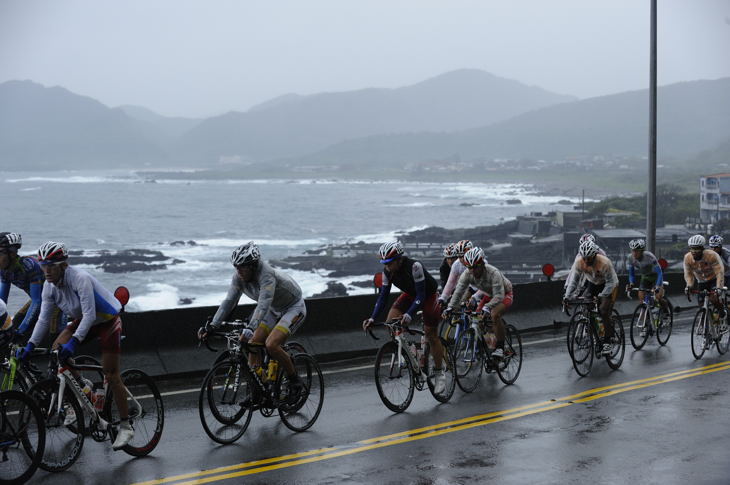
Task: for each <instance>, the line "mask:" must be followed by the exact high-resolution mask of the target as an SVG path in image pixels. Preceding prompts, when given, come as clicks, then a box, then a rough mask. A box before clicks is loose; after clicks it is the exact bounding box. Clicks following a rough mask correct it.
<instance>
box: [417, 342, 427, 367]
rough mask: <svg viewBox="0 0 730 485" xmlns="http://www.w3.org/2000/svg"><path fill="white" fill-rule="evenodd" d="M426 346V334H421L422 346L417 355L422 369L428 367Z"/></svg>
mask: <svg viewBox="0 0 730 485" xmlns="http://www.w3.org/2000/svg"><path fill="white" fill-rule="evenodd" d="M425 348H426V336H425V335H421V348H420V349H417V350H418V352H417V353H416V356H417V357H418V366H419V367H420V368H421V369H425V368H426V353H425V352H424V349H425Z"/></svg>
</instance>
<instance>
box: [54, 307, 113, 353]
mask: <svg viewBox="0 0 730 485" xmlns="http://www.w3.org/2000/svg"><path fill="white" fill-rule="evenodd" d="M79 323H81V320H74V321H72V322H71V323H69V324H68V325H66V330H68V331H70V332H71V333H73V332H75V331H76V329H77V328H78V326H79ZM93 337H98V339H99V343H100V344H101V353H102V354H107V353H108V354H119V353H121V351H122V349H121V341H122V319H121V318H119V317H118V316H117V317H114V318H112V319H111V320H107V321H106V322H102V323H100V324H98V325H94V326H93V327H91V329H90V330H89V333H88V334H86V340H89V338H93Z"/></svg>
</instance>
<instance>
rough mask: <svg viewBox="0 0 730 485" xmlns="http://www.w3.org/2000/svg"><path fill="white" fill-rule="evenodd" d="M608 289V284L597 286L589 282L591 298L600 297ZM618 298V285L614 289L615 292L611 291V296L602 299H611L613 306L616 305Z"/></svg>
mask: <svg viewBox="0 0 730 485" xmlns="http://www.w3.org/2000/svg"><path fill="white" fill-rule="evenodd" d="M605 287H606V283H603V284H600V285H596V284H593V283H591V282H590V281H589V282H588V294H589V295H591V296H598V295H599V294H601V292H602V291H603V289H604V288H605ZM617 297H618V285H617V286H615V287H614V288H613V291H611V294H610V295H608V296H607V297H601V298H609V299H610V300H611V304H613V303H616V298H617Z"/></svg>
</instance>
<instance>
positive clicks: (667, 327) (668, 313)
mask: <svg viewBox="0 0 730 485" xmlns="http://www.w3.org/2000/svg"><path fill="white" fill-rule="evenodd" d="M659 317H660V318H659V325H657V328H656V340H657V342H658V343H659V345H667V342H669V337H670V335H672V325H674V309H673V308H672V307H671V305H669V303H667V309H664V308H663V307H662V306H661V305H660V306H659Z"/></svg>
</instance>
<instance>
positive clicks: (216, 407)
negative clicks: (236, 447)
mask: <svg viewBox="0 0 730 485" xmlns="http://www.w3.org/2000/svg"><path fill="white" fill-rule="evenodd" d="M244 365H245V364H244V363H242V362H233V361H224V362H220V363H219V364H218V365H216V366H215V367H213V368H212V369H211V370H210V371H208V374H207V375H206V376H205V379H203V385H202V386H201V388H200V393H199V395H198V413H199V415H200V423H201V424H202V425H203V429H204V430H205V434H207V435H208V436H209V437H210V439H212V440H213V441H215V442H216V443H221V444H224V445H226V444H230V443H233V442H234V441H236V440H238V439H239V438H240V437H241V436H242V435H243V433H244V432H245V431H246V428H248V425H249V423H250V422H251V414H252V411H253V405H254V401H253V398H252V392H253V388H254V385H255V384H254V382H253V378H252V377H251V374H250V373H249V372H248V369H244V368H243V366H244Z"/></svg>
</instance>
